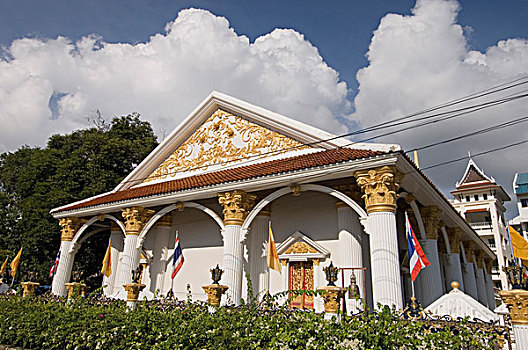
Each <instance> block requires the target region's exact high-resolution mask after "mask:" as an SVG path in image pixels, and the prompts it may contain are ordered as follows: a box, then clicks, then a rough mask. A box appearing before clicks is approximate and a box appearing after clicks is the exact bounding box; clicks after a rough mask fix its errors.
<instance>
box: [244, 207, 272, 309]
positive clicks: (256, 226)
mask: <svg viewBox="0 0 528 350" xmlns="http://www.w3.org/2000/svg"><path fill="white" fill-rule="evenodd" d="M270 219H271V213H270V212H269V211H266V210H262V211H260V213H259V214H258V215H257V216H256V217H255V219H254V220H253V223H252V224H251V230H250V231H249V234H248V235H249V237H248V241H249V259H250V261H249V275H250V279H251V283H252V286H253V293H254V295H255V296H257V297H258V298H259V299H261V298H262V296H263V295H264V293H265V292H266V291H269V271H268V265H267V262H266V243H267V242H268V232H269V231H268V228H269V221H270Z"/></svg>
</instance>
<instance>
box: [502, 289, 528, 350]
mask: <svg viewBox="0 0 528 350" xmlns="http://www.w3.org/2000/svg"><path fill="white" fill-rule="evenodd" d="M499 295H500V297H501V298H502V301H503V302H504V304H506V305H507V306H508V311H509V313H510V318H511V324H512V326H513V335H514V337H513V338H514V340H515V349H516V350H528V324H527V323H526V322H527V317H526V315H528V291H526V290H522V289H513V290H501V291H499Z"/></svg>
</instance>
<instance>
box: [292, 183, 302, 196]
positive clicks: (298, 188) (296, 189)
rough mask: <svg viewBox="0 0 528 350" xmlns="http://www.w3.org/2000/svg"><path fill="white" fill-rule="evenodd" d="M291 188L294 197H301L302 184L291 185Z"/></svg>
mask: <svg viewBox="0 0 528 350" xmlns="http://www.w3.org/2000/svg"><path fill="white" fill-rule="evenodd" d="M290 189H291V191H292V194H293V196H294V197H299V196H300V195H301V185H290Z"/></svg>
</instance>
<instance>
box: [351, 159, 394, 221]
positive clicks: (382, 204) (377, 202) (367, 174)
mask: <svg viewBox="0 0 528 350" xmlns="http://www.w3.org/2000/svg"><path fill="white" fill-rule="evenodd" d="M355 176H356V179H357V183H358V185H359V187H360V188H361V190H362V191H363V192H364V193H365V194H364V195H363V199H364V200H365V207H366V208H367V213H374V212H392V213H395V212H396V190H397V189H398V188H399V186H400V185H399V179H397V172H396V167H394V166H390V167H389V166H384V167H381V168H376V169H370V170H361V171H357V172H356V173H355Z"/></svg>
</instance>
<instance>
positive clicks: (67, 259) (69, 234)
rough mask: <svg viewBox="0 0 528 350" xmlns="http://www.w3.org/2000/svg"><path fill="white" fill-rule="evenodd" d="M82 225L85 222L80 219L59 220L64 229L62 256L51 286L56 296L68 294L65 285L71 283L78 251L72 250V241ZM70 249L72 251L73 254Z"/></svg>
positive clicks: (62, 234)
mask: <svg viewBox="0 0 528 350" xmlns="http://www.w3.org/2000/svg"><path fill="white" fill-rule="evenodd" d="M82 224H84V221H83V220H82V219H79V218H62V219H60V220H59V225H60V226H61V227H62V229H61V248H60V249H61V254H60V258H59V264H58V266H57V272H56V273H55V276H54V277H53V282H52V284H51V292H52V293H53V294H54V295H59V296H66V294H67V292H66V286H65V285H64V284H65V283H68V282H69V281H70V276H71V270H72V266H73V259H74V257H75V253H76V249H72V245H73V242H72V241H73V238H74V236H75V234H76V233H77V231H78V230H79V228H80V227H81V225H82ZM73 248H77V247H73ZM70 249H72V253H71V254H70Z"/></svg>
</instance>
